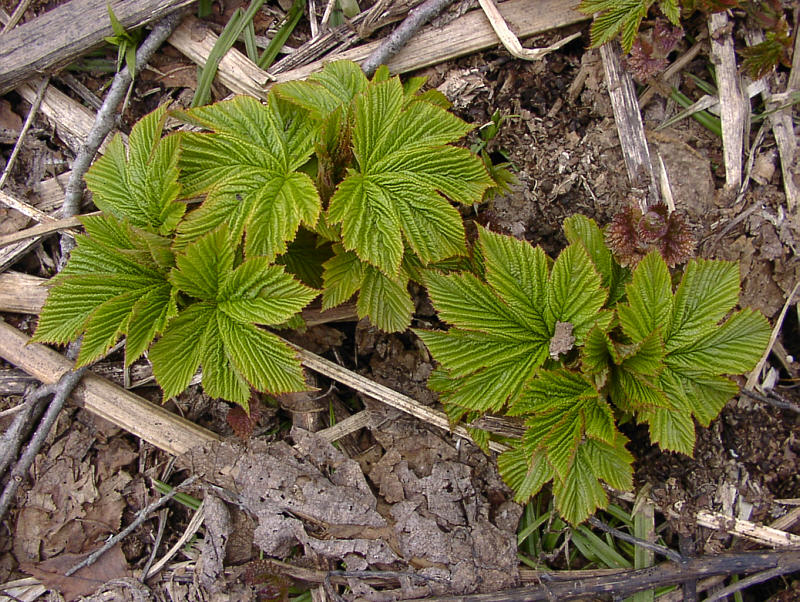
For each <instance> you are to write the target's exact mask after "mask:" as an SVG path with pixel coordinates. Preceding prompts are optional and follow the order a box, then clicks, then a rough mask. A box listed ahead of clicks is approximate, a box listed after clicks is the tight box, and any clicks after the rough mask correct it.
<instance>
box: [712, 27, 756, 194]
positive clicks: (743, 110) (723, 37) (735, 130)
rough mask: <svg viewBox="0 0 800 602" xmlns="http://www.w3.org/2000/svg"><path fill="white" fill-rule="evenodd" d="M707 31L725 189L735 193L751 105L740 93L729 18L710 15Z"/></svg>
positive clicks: (739, 180)
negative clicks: (718, 111)
mask: <svg viewBox="0 0 800 602" xmlns="http://www.w3.org/2000/svg"><path fill="white" fill-rule="evenodd" d="M708 31H709V34H710V36H711V62H712V63H714V66H715V67H716V76H717V90H718V93H719V103H720V120H721V121H722V151H723V156H724V158H725V187H726V188H727V189H728V190H732V191H738V190H739V187H740V186H741V185H742V149H743V144H744V128H745V123H746V121H747V118H748V116H749V112H750V106H749V104H748V102H747V100H746V99H745V97H744V93H743V92H742V83H741V81H740V78H739V71H738V69H737V66H736V52H735V51H734V48H733V36H732V35H731V28H730V27H729V21H728V15H727V14H726V13H724V12H723V13H713V14H712V15H711V16H709V18H708Z"/></svg>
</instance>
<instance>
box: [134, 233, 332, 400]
mask: <svg viewBox="0 0 800 602" xmlns="http://www.w3.org/2000/svg"><path fill="white" fill-rule="evenodd" d="M232 240H233V241H235V240H236V238H231V233H230V231H229V230H228V228H227V227H226V226H221V227H219V228H218V229H216V230H215V231H213V232H211V233H210V234H208V235H206V236H204V237H202V238H201V239H200V240H198V241H197V242H196V243H192V244H190V245H188V246H187V247H186V249H185V251H184V253H183V254H181V255H179V256H178V257H177V260H176V266H175V268H174V269H173V270H172V272H171V274H170V280H171V282H172V284H173V285H174V286H175V287H176V288H177V289H179V290H181V291H182V292H184V293H185V294H188V295H190V296H192V297H194V298H196V299H198V300H197V301H196V302H194V303H191V304H189V305H188V306H187V307H186V308H185V309H183V310H182V311H181V312H180V313H179V314H178V316H177V317H175V318H174V319H173V320H172V321H171V322H170V323H169V324H168V325H167V328H166V330H165V332H164V335H163V336H162V337H161V338H160V339H159V340H158V341H157V342H156V343H155V344H154V345H153V347H152V348H151V350H150V360H151V362H152V363H153V373H154V374H155V376H156V380H157V381H158V383H159V384H160V385H161V388H162V389H163V390H164V395H165V396H166V397H171V396H173V395H177V394H178V393H180V392H181V391H183V390H184V389H185V388H186V387H187V386H188V384H189V381H190V380H191V378H192V376H193V375H194V373H195V372H196V371H197V368H198V366H202V368H203V388H204V389H205V391H206V392H207V393H208V394H209V395H212V396H214V397H222V398H224V399H228V400H230V401H233V402H235V403H237V404H239V405H241V406H242V407H244V408H245V409H246V408H247V403H248V399H249V398H250V388H251V387H254V388H255V389H257V390H259V391H270V392H273V393H280V392H289V391H301V390H304V389H305V388H306V384H305V381H304V379H303V372H302V368H301V367H300V363H299V361H298V360H297V358H296V357H295V354H294V352H293V351H292V350H291V349H290V348H289V347H288V346H287V345H286V344H285V343H283V342H282V341H281V340H280V339H279V338H278V337H277V336H275V335H274V334H272V333H269V332H267V331H265V330H263V329H261V328H259V327H258V326H256V325H257V324H264V325H271V324H281V323H284V322H286V321H287V320H288V319H289V318H291V317H292V316H294V315H295V314H296V313H297V312H299V311H300V310H301V309H302V308H303V307H305V306H306V305H307V304H308V303H309V302H310V301H311V300H312V299H313V298H314V297H315V296H316V295H317V291H315V290H313V289H310V288H308V287H306V286H305V285H303V284H301V283H299V282H297V281H296V280H294V279H293V278H292V277H291V276H290V275H289V274H286V273H285V272H284V271H283V267H282V266H275V265H270V264H269V262H268V261H267V259H266V258H265V257H259V256H257V257H250V258H248V259H246V260H245V261H243V262H242V263H240V264H239V265H238V266H236V257H237V250H236V248H235V243H232V242H231V241H232Z"/></svg>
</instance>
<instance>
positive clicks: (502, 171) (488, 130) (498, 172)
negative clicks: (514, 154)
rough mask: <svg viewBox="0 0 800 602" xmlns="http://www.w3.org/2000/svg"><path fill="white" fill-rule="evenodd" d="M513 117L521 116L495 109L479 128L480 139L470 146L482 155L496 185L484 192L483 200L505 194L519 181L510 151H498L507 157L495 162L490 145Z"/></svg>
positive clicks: (474, 151)
mask: <svg viewBox="0 0 800 602" xmlns="http://www.w3.org/2000/svg"><path fill="white" fill-rule="evenodd" d="M513 117H519V115H503V114H502V113H500V109H497V110H495V112H494V113H492V116H491V117H490V118H489V121H487V122H486V123H484V124H483V125H482V126H480V127H479V128H478V139H477V140H476V141H475V142H474V143H473V144H472V145H471V146H470V147H469V150H471V151H472V152H473V153H475V154H476V155H479V156H480V158H481V160H482V161H483V165H484V166H485V167H486V171H488V172H489V175H490V176H491V178H492V180H494V185H493V186H490V187H489V188H487V189H486V191H485V192H484V193H483V200H490V199H492V198H494V197H496V196H500V195H502V194H505V193H506V192H508V191H509V190H510V189H511V186H512V185H513V184H516V183H517V178H516V176H515V175H514V174H513V173H512V172H511V169H514V170H516V167H514V165H513V164H512V163H511V161H510V159H509V157H508V153H507V152H506V151H505V150H504V149H498V150H497V151H496V152H497V153H498V154H499V155H500V156H502V157H503V159H505V161H503V162H501V163H495V162H494V161H492V159H491V157H490V156H489V145H490V144H491V142H492V140H494V139H495V137H496V136H497V135H498V134H499V133H500V128H501V127H502V126H503V124H504V123H505V122H506V121H507V120H509V119H511V118H513Z"/></svg>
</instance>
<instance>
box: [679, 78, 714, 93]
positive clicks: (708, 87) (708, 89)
mask: <svg viewBox="0 0 800 602" xmlns="http://www.w3.org/2000/svg"><path fill="white" fill-rule="evenodd" d="M686 75H688V76H689V78H691V80H692V81H693V82H694V83H695V84H696V85H697V87H698V88H700V89H701V90H702V91H703V92H704V93H705V94H709V95H710V96H716V95H717V88H716V86H714V85H713V84H709V83H708V82H707V81H706V80H704V79H700V78H699V77H697V76H696V75H695V74H694V73H686Z"/></svg>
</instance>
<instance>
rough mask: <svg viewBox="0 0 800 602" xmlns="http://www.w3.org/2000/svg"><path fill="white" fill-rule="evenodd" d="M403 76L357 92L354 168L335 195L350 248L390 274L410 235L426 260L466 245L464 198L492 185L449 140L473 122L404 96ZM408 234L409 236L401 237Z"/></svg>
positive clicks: (334, 216)
mask: <svg viewBox="0 0 800 602" xmlns="http://www.w3.org/2000/svg"><path fill="white" fill-rule="evenodd" d="M404 98H405V97H404V94H403V88H402V86H401V84H400V82H399V80H398V79H396V78H394V79H390V80H388V81H385V82H381V83H375V84H371V85H370V86H369V87H368V88H367V89H366V90H365V91H364V92H363V93H361V94H360V95H358V96H357V97H356V98H355V101H354V102H355V107H354V126H353V153H354V155H355V158H356V161H357V163H358V169H354V170H351V171H350V172H349V174H348V176H347V177H346V178H345V180H344V181H343V182H342V183H341V184H340V185H339V187H338V189H337V190H336V192H335V193H334V195H333V197H332V198H331V202H330V207H329V209H328V218H329V222H330V223H331V224H341V228H342V241H343V244H344V246H345V248H346V249H348V250H352V251H355V252H356V254H358V256H359V257H360V258H361V259H362V260H364V261H366V262H368V263H370V264H372V265H373V266H375V267H376V268H378V269H379V270H381V271H382V272H384V273H385V274H387V275H388V276H395V275H397V273H398V270H399V269H400V263H401V260H402V257H403V253H404V248H405V242H407V243H408V245H409V246H410V247H411V249H412V250H413V251H414V252H415V253H416V254H417V255H418V256H419V258H420V259H421V260H422V261H423V262H424V263H430V262H432V261H437V260H439V259H444V258H446V257H449V256H452V255H458V254H460V253H464V252H465V251H466V249H465V246H464V229H463V225H462V224H461V219H460V216H459V214H458V212H457V211H456V210H455V209H454V208H453V207H452V206H451V205H450V204H449V203H448V202H447V201H446V200H445V199H444V198H442V196H441V195H444V196H445V197H447V198H449V199H451V200H453V201H456V202H460V203H472V202H475V201H478V200H480V198H481V196H482V194H483V191H484V190H485V189H486V188H487V187H488V186H490V185H491V183H492V182H491V178H489V175H488V174H487V173H486V170H485V169H484V168H483V165H482V163H481V161H480V160H479V159H478V158H477V157H475V156H474V155H472V154H470V153H469V151H467V150H466V149H459V148H455V147H452V146H448V143H450V142H453V141H455V140H457V139H458V138H460V137H462V136H463V135H465V134H466V133H467V132H468V131H469V130H470V129H472V128H471V126H469V125H467V124H465V123H464V122H463V121H461V120H460V119H458V118H457V117H455V116H454V115H451V114H450V113H447V112H446V111H444V110H442V109H441V108H440V107H437V106H434V105H431V104H429V103H426V102H412V103H410V104H409V103H405V102H404ZM404 241H405V242H404Z"/></svg>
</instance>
